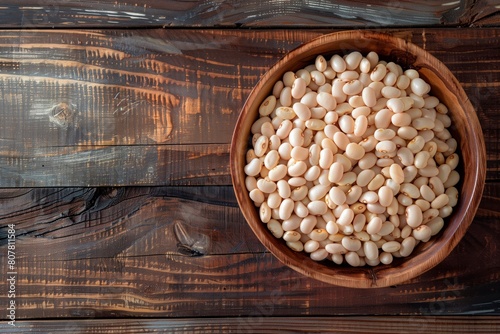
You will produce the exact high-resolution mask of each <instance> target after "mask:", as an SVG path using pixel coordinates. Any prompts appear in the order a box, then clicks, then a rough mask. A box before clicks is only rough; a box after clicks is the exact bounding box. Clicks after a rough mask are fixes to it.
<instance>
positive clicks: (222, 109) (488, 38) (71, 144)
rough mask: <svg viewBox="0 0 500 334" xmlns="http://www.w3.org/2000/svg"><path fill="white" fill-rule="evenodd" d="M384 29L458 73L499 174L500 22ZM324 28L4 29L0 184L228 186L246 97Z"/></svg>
mask: <svg viewBox="0 0 500 334" xmlns="http://www.w3.org/2000/svg"><path fill="white" fill-rule="evenodd" d="M384 31H386V32H388V33H392V34H395V35H396V36H399V37H402V38H405V39H407V40H409V41H412V42H414V43H416V44H417V45H420V46H422V47H423V48H425V49H427V50H429V51H430V52H431V53H432V54H434V55H435V56H436V57H438V59H440V60H441V61H443V62H444V63H445V64H446V65H447V66H448V67H449V68H450V69H451V70H452V72H453V73H454V74H455V75H456V76H457V78H458V79H459V81H460V82H461V83H462V85H463V87H464V88H465V90H466V92H467V94H468V95H469V97H470V99H471V101H472V102H473V104H474V106H475V107H476V110H477V112H478V115H479V117H480V121H481V123H482V125H483V130H484V133H485V137H486V145H487V147H488V152H487V153H488V180H500V173H499V166H498V161H499V159H498V158H499V153H498V152H499V150H498V142H497V138H498V136H497V134H498V132H499V131H500V128H499V126H498V124H500V123H499V122H498V121H499V116H498V115H500V109H499V108H500V96H499V95H498V94H496V92H497V90H498V87H499V85H500V71H498V69H499V68H500V59H498V54H499V52H500V32H499V30H497V29H458V30H457V29H417V30H408V29H402V30H384ZM328 32H331V30H305V31H301V30H257V31H255V30H104V31H76V30H25V31H16V30H12V31H10V30H9V31H1V32H0V65H1V68H2V72H1V73H0V165H1V166H2V174H1V175H2V176H0V186H2V187H32V186H37V187H38V186H39V187H44V186H113V185H116V186H124V185H141V186H144V185H168V184H175V185H187V184H195V185H202V184H207V185H211V184H225V185H228V184H230V183H229V174H228V168H227V165H228V148H229V144H230V141H231V134H232V131H233V127H234V124H235V122H236V119H237V116H238V114H239V111H240V109H241V107H242V106H243V103H244V101H245V99H246V97H247V96H248V93H249V92H250V90H251V89H252V87H253V86H254V85H255V83H256V82H257V81H258V79H259V78H260V75H261V74H262V73H264V72H265V71H266V70H267V69H268V68H269V67H271V66H272V65H273V64H274V62H276V61H277V60H278V59H279V58H280V57H282V56H283V54H284V53H285V52H287V51H289V50H291V49H293V48H295V47H297V46H298V45H300V44H301V43H304V42H306V41H308V40H310V39H312V38H314V37H317V36H319V35H320V34H323V33H328ZM202 143H203V146H201V145H200V144H202ZM191 157H195V158H196V159H195V160H192V161H190V160H189V158H191ZM185 158H188V161H186V160H185ZM168 159H171V160H168ZM177 161H179V162H180V161H182V163H181V164H180V165H177ZM191 170H194V174H195V175H192V173H191Z"/></svg>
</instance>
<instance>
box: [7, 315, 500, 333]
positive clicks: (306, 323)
mask: <svg viewBox="0 0 500 334" xmlns="http://www.w3.org/2000/svg"><path fill="white" fill-rule="evenodd" d="M2 328H3V329H6V330H9V332H10V333H26V332H28V331H29V332H30V333H71V332H74V331H77V332H78V333H81V334H85V333H103V334H104V333H120V334H127V333H158V332H168V333H193V334H198V333H202V334H206V333H252V334H260V333H265V334H269V333H283V332H287V333H290V332H293V333H354V332H356V333H366V332H371V333H374V332H375V331H377V332H378V333H387V334H394V333H429V334H434V333H435V334H442V333H476V334H487V333H491V334H495V333H498V331H499V330H500V319H499V318H498V317H492V316H475V317H471V316H454V317H445V316H440V317H437V316H427V317H420V318H416V317H410V318H407V317H396V316H377V317H368V316H364V317H342V316H336V317H314V318H310V317H293V318H292V317H272V316H268V315H266V314H263V315H262V316H259V315H253V316H251V317H238V318H204V319H199V318H188V319H119V320H76V321H75V320H72V321H69V322H63V321H54V320H46V321H20V322H17V327H15V328H9V327H7V326H6V325H5V323H0V329H2Z"/></svg>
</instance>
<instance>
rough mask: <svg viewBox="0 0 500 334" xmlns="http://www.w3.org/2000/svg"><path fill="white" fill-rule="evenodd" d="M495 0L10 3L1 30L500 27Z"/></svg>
mask: <svg viewBox="0 0 500 334" xmlns="http://www.w3.org/2000/svg"><path fill="white" fill-rule="evenodd" d="M496 5H498V3H496V2H495V1H494V0H489V1H472V0H459V1H438V0H433V1H422V0H421V1H416V2H415V1H404V0H400V1H392V2H388V3H383V4H381V3H380V2H377V1H373V0H365V1H345V0H344V1H335V2H330V1H323V0H314V1H288V0H287V1H264V0H252V1H241V0H239V1H227V0H223V1H200V0H197V1H160V0H148V1H146V0H139V1H134V2H132V1H123V0H120V1H111V0H104V1H103V0H100V1H98V0H90V1H76V0H50V1H49V0H21V1H8V2H6V1H4V2H3V3H2V7H1V11H0V22H1V23H0V27H1V28H33V27H34V28H43V27H45V28H54V27H58V28H65V27H73V26H74V25H77V26H79V27H92V28H95V27H101V28H102V27H113V28H117V27H121V28H123V27H125V28H130V27H161V26H168V27H270V26H272V27H287V26H288V27H310V26H315V27H319V26H323V27H349V28H352V27H367V26H369V27H381V26H385V27H388V26H430V25H448V26H450V25H461V26H470V25H483V24H485V25H489V24H498V23H499V21H498V17H497V15H498V8H497V7H496Z"/></svg>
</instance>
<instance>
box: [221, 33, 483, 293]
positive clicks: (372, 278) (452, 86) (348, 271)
mask: <svg viewBox="0 0 500 334" xmlns="http://www.w3.org/2000/svg"><path fill="white" fill-rule="evenodd" d="M355 50H357V51H360V52H361V53H362V54H363V55H366V54H367V53H368V52H370V51H375V52H377V53H378V54H379V57H380V59H382V60H386V61H394V62H396V63H397V64H400V65H401V66H402V67H403V68H414V69H416V70H418V71H419V73H420V76H421V77H422V78H424V79H425V80H426V81H427V82H428V83H429V84H430V85H431V87H432V90H431V94H432V95H434V96H436V97H438V98H439V99H440V101H441V102H443V103H444V104H445V105H446V106H447V107H448V109H449V112H450V113H451V117H452V120H453V129H452V130H451V131H452V132H453V135H454V137H455V138H456V139H457V141H458V143H459V149H458V151H460V152H459V154H460V155H461V166H460V167H459V168H460V169H459V172H460V174H461V182H460V184H459V191H460V199H459V203H458V204H457V206H456V207H455V208H454V212H453V214H452V215H451V216H450V217H448V218H447V219H446V220H445V227H444V228H443V230H442V231H441V232H440V233H439V234H438V235H437V236H435V237H433V238H432V239H431V240H430V241H429V242H427V243H420V244H419V246H418V247H417V248H416V249H415V251H414V252H413V254H412V255H411V256H410V257H408V258H404V259H396V258H395V259H394V262H393V263H392V264H390V265H379V266H376V267H368V266H366V267H357V268H352V267H347V266H338V265H336V264H334V263H332V262H329V261H322V262H316V261H313V260H311V259H310V258H309V256H308V255H307V254H305V253H303V252H294V251H292V250H291V249H289V248H288V247H287V246H286V245H285V243H284V241H283V240H280V239H276V238H275V237H274V236H273V235H272V234H271V233H270V232H269V231H268V230H267V228H266V225H265V224H264V223H262V222H261V221H260V218H259V215H258V211H257V208H256V207H255V206H254V204H253V202H252V200H251V199H250V198H249V196H248V192H247V190H246V188H245V175H244V172H243V168H244V165H245V153H246V151H247V147H248V146H247V145H248V139H249V134H250V128H251V125H252V123H253V122H254V121H255V120H256V119H257V116H258V107H259V105H260V103H261V102H262V101H263V100H264V99H265V98H266V97H267V96H268V95H269V94H270V92H271V91H272V88H273V86H274V83H275V82H276V81H278V80H280V79H281V77H282V76H283V74H284V73H285V72H286V71H290V70H292V71H296V70H298V69H301V68H303V67H305V66H307V65H309V64H311V63H313V62H314V59H315V58H316V56H317V55H320V54H321V55H324V56H332V55H333V54H340V55H343V54H346V53H348V52H351V51H355ZM327 59H329V58H328V57H327ZM230 160H231V161H230V162H231V176H232V180H233V187H234V189H235V194H236V197H237V200H238V203H239V205H240V208H241V210H242V212H243V215H244V216H245V218H246V220H247V222H248V223H249V225H250V227H251V228H252V230H253V231H254V233H255V234H256V236H257V237H258V238H259V240H260V241H261V242H262V243H263V244H264V245H265V247H267V248H268V249H269V250H270V251H271V252H272V253H273V254H274V255H275V256H276V257H277V258H278V259H279V260H280V261H281V262H282V263H284V264H285V265H287V266H289V267H291V268H293V269H295V270H297V271H298V272H301V273H302V274H305V275H307V276H310V277H312V278H315V279H318V280H321V281H324V282H328V283H331V284H335V285H341V286H347V287H360V288H368V287H383V286H389V285H394V284H398V283H400V282H403V281H406V280H408V279H410V278H413V277H415V276H417V275H419V274H421V273H423V272H425V271H427V270H429V269H430V268H432V267H434V266H435V265H436V264H438V263H439V262H440V261H442V260H443V259H444V258H445V257H446V256H447V255H448V254H449V253H450V252H451V250H452V249H453V248H454V247H455V245H456V244H457V243H458V241H459V240H460V239H461V238H462V236H463V235H464V234H465V232H466V230H467V228H468V226H469V225H470V223H471V222H472V220H473V217H474V214H475V212H476V210H477V206H478V205H479V201H480V198H481V194H482V190H483V187H484V179H485V174H486V164H485V147H484V139H483V135H482V131H481V127H480V125H479V121H478V119H477V115H476V113H475V111H474V109H473V107H472V105H471V103H470V102H469V100H468V98H467V96H466V94H465V92H464V91H463V89H462V87H461V86H460V84H459V82H458V81H457V80H456V78H455V77H454V76H453V75H452V74H451V72H450V71H449V70H448V69H447V68H446V67H445V66H444V65H443V64H442V63H441V62H440V61H438V60H437V59H436V58H434V57H433V56H432V55H430V54H429V53H427V52H426V51H425V50H423V49H421V48H419V47H417V46H415V45H413V44H411V43H408V42H406V41H405V40H402V39H399V38H396V37H393V36H390V35H385V34H379V33H373V32H367V31H346V32H339V33H333V34H328V35H324V36H321V37H319V38H316V39H314V40H312V41H311V42H309V43H307V44H304V45H303V46H301V47H299V48H297V49H295V50H293V51H291V52H290V53H288V54H287V55H285V56H284V57H283V58H282V59H281V60H280V61H279V62H278V63H277V64H276V65H275V66H273V67H272V68H271V69H270V70H269V71H268V72H266V73H265V74H264V75H263V76H262V78H261V80H260V81H259V82H258V84H257V85H256V86H255V88H254V89H253V90H252V92H251V93H250V95H249V97H248V99H247V101H246V103H245V105H244V107H243V109H242V112H241V114H240V116H239V118H238V121H237V124H236V127H235V130H234V134H233V139H232V144H231V159H230ZM464 162H465V164H464Z"/></svg>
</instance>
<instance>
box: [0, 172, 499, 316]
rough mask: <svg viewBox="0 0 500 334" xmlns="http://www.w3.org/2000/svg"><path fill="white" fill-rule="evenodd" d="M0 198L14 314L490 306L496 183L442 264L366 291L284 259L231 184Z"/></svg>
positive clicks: (0, 239)
mask: <svg viewBox="0 0 500 334" xmlns="http://www.w3.org/2000/svg"><path fill="white" fill-rule="evenodd" d="M1 198H2V199H1V200H0V205H1V207H2V209H3V210H2V211H3V213H2V215H1V216H0V221H1V222H2V228H1V229H0V245H1V246H0V252H1V254H5V253H6V243H7V240H6V233H7V229H6V226H7V225H8V224H15V225H16V231H17V232H16V234H17V243H16V256H17V258H16V261H17V262H16V268H17V272H18V275H17V285H16V293H17V297H16V305H17V307H18V308H17V313H16V316H17V318H18V319H42V318H61V319H64V318H89V317H90V318H115V317H151V316H153V317H154V316H157V317H158V316H159V317H164V316H168V317H198V316H204V317H207V316H244V317H247V316H251V315H253V314H254V313H255V312H257V314H259V312H265V311H266V310H268V312H269V314H267V315H268V316H304V315H311V316H328V315H331V314H332V310H335V311H334V312H335V314H345V315H363V314H374V313H376V314H394V313H397V314H405V315H408V316H411V315H458V314H496V315H498V314H500V305H499V304H498V300H499V299H500V284H499V282H500V271H499V268H500V258H499V257H498V256H496V254H497V249H498V240H500V226H499V225H498V224H497V222H498V220H499V219H500V214H499V213H498V207H499V205H500V184H499V183H491V182H490V183H488V184H487V186H486V189H485V193H484V198H483V202H482V203H481V207H480V209H479V211H478V213H477V215H476V218H475V221H474V222H473V224H472V226H471V227H470V229H469V231H468V232H467V234H466V236H465V237H464V239H463V240H462V241H461V242H460V243H459V244H458V246H457V247H456V248H455V250H454V251H453V252H452V253H451V255H450V256H449V257H448V258H447V259H445V261H443V262H442V263H441V264H439V265H438V266H437V267H435V268H434V269H432V270H430V271H428V272H427V273H425V274H423V275H422V276H419V277H417V278H415V279H413V280H411V281H408V282H406V283H404V284H401V285H398V286H395V287H389V288H381V289H372V290H358V289H350V288H341V287H335V286H331V285H328V284H325V283H322V282H319V281H316V280H313V279H309V278H306V277H304V276H302V275H300V274H298V273H296V272H294V271H293V270H291V269H289V268H287V267H285V266H283V265H282V264H281V263H279V262H278V261H277V260H276V259H275V258H274V256H272V255H271V254H270V253H269V252H267V251H266V250H265V248H264V247H263V246H262V245H261V244H260V243H259V242H258V240H257V239H256V237H255V236H254V235H253V233H252V231H251V230H250V228H249V227H248V226H247V224H246V222H245V221H244V219H243V217H242V215H241V213H240V210H239V208H238V207H237V205H236V203H235V199H234V194H233V193H232V190H231V188H230V187H165V188H163V187H160V188H145V187H138V188H131V187H126V188H99V189H92V188H50V189H44V188H40V189H31V190H28V189H6V190H3V191H2V192H1ZM5 266H6V257H5V256H2V257H0V267H5ZM0 290H1V291H8V288H7V282H6V281H1V282H0ZM0 302H1V303H2V305H6V304H5V303H6V302H7V297H6V295H5V294H4V295H2V296H0Z"/></svg>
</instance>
